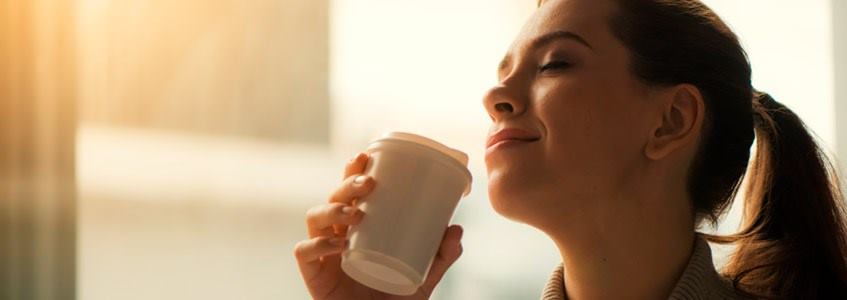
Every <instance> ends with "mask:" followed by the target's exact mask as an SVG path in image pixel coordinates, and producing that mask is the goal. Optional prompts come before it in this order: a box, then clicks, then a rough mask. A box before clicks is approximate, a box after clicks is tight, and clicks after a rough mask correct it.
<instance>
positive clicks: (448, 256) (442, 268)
mask: <svg viewBox="0 0 847 300" xmlns="http://www.w3.org/2000/svg"><path fill="white" fill-rule="evenodd" d="M463 231H464V230H463V229H462V226H459V225H451V226H450V227H447V230H446V231H445V232H444V238H443V239H442V240H441V247H439V248H438V253H437V254H436V255H435V259H434V260H433V261H432V267H431V268H430V269H429V275H428V276H427V278H426V280H425V281H424V284H423V285H421V289H422V290H423V292H424V293H425V294H426V295H427V296H429V295H430V294H432V291H433V290H434V289H435V286H436V285H438V282H440V281H441V278H442V277H444V273H446V272H447V269H448V268H450V266H451V265H453V263H454V262H456V260H457V259H459V256H461V255H462V233H463Z"/></svg>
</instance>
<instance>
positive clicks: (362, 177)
mask: <svg viewBox="0 0 847 300" xmlns="http://www.w3.org/2000/svg"><path fill="white" fill-rule="evenodd" d="M367 180H368V176H365V175H360V176H358V177H356V179H353V183H355V184H358V185H362V184H363V183H365V181H367Z"/></svg>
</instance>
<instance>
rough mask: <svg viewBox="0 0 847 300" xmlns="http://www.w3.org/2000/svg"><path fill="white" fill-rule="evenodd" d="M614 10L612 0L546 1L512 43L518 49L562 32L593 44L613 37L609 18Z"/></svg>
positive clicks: (514, 48) (513, 48)
mask: <svg viewBox="0 0 847 300" xmlns="http://www.w3.org/2000/svg"><path fill="white" fill-rule="evenodd" d="M613 9H614V3H612V1H611V0H546V1H544V2H543V3H542V4H541V6H540V7H539V8H538V9H536V10H535V13H534V14H533V15H532V17H531V18H530V19H529V21H527V23H526V24H525V25H524V27H523V28H522V29H521V31H520V33H519V34H518V37H517V39H515V41H514V43H513V44H512V46H511V48H512V50H513V51H514V50H518V49H520V48H522V47H525V46H527V44H528V43H529V42H530V41H531V40H532V39H533V38H534V37H537V36H541V35H543V34H545V33H548V32H552V31H556V30H561V31H569V32H574V33H576V34H578V35H580V36H582V37H583V38H584V39H586V40H588V42H589V43H591V44H592V45H595V46H597V45H596V44H603V42H604V40H606V39H608V38H609V37H610V35H611V34H610V32H609V28H608V22H607V21H608V19H609V16H610V15H611V14H612V12H613Z"/></svg>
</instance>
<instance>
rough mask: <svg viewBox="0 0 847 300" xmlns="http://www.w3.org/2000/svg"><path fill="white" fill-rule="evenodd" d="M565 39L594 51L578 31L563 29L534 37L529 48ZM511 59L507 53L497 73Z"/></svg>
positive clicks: (501, 70) (536, 47)
mask: <svg viewBox="0 0 847 300" xmlns="http://www.w3.org/2000/svg"><path fill="white" fill-rule="evenodd" d="M563 39H564V40H572V41H575V42H577V43H580V44H582V45H583V46H585V47H588V49H591V50H592V51H594V47H591V44H589V43H588V42H587V41H586V40H585V39H584V38H582V37H581V36H579V35H578V34H576V33H573V32H570V31H563V30H557V31H553V32H549V33H546V34H544V35H542V36H539V37H537V38H535V39H533V40H532V42H530V43H529V49H530V50H533V49H538V48H541V47H544V46H545V45H547V44H550V43H552V42H553V41H555V40H563ZM510 61H511V53H507V54H506V57H504V58H503V60H501V61H500V65H499V66H498V68H497V73H498V74H499V73H500V72H503V70H505V69H506V68H507V67H508V66H509V64H510Z"/></svg>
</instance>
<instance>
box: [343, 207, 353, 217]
mask: <svg viewBox="0 0 847 300" xmlns="http://www.w3.org/2000/svg"><path fill="white" fill-rule="evenodd" d="M341 212H342V213H344V214H345V215H352V214H354V213H355V212H356V208H355V207H352V206H345V207H344V208H342V209H341Z"/></svg>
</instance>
